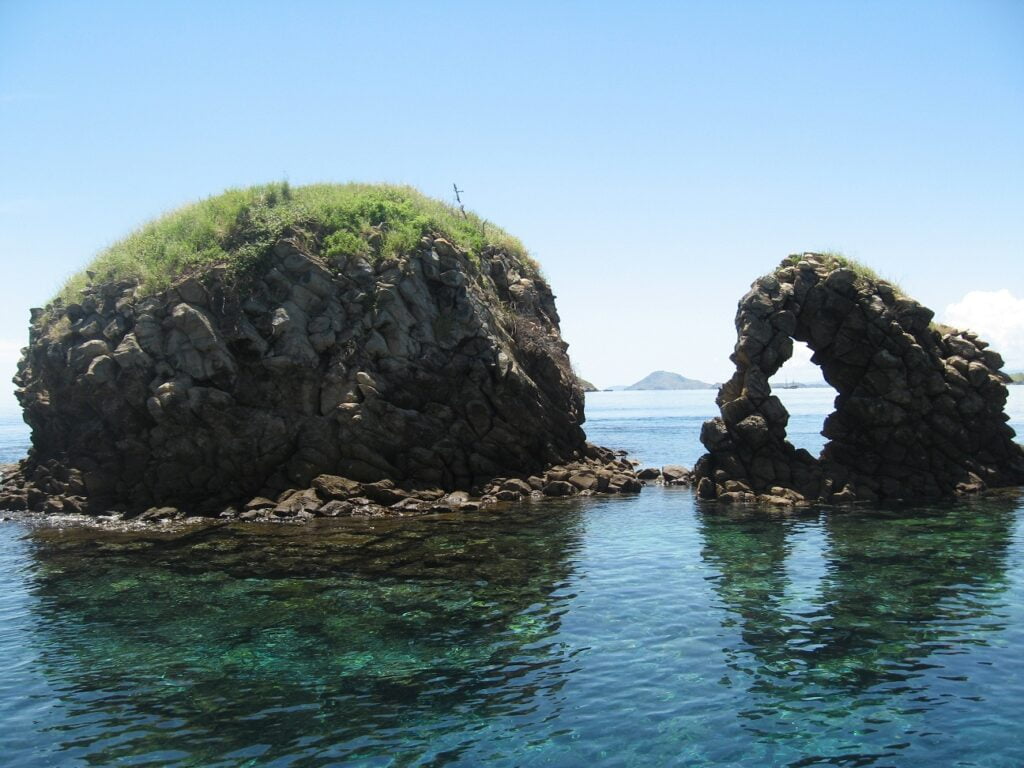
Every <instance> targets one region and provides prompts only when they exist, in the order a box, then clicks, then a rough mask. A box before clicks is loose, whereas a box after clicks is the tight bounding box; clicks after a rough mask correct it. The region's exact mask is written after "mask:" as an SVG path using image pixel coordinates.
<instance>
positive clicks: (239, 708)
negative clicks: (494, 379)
mask: <svg viewBox="0 0 1024 768" xmlns="http://www.w3.org/2000/svg"><path fill="white" fill-rule="evenodd" d="M1019 391H1020V390H1017V391H1015V393H1014V400H1013V404H1012V405H1013V409H1012V410H1011V412H1012V415H1013V420H1014V422H1015V424H1016V426H1017V428H1018V430H1019V429H1020V422H1021V420H1022V419H1021V417H1022V415H1024V414H1022V413H1021V410H1020V408H1019V406H1020V404H1021V403H1020V402H1019V401H1020V398H1019V397H1018V396H1017V395H1018V392H1019ZM712 394H713V393H703V399H701V395H700V394H698V393H597V394H595V395H591V396H589V399H588V405H587V409H588V414H589V416H590V419H591V421H590V423H589V424H588V433H589V434H590V435H591V437H592V438H593V439H595V440H597V441H598V442H602V443H604V444H608V445H612V446H614V447H622V448H629V449H631V450H633V451H635V452H636V454H637V455H638V458H640V459H641V460H643V461H644V462H645V463H648V464H656V463H661V462H663V461H668V460H676V461H678V460H681V461H684V462H686V463H689V462H691V461H692V460H693V458H695V457H696V455H697V454H698V453H699V448H698V447H697V446H696V445H695V440H696V435H695V431H694V430H695V429H697V428H699V422H700V421H702V420H703V418H705V417H706V416H707V415H709V414H710V412H711V411H710V409H711V408H712V407H713V406H711V395H712ZM785 396H786V397H787V399H791V398H795V399H796V401H795V402H791V410H794V411H799V410H806V411H807V414H806V415H805V416H794V426H799V425H800V424H805V423H806V425H807V428H808V429H810V430H811V431H810V432H809V433H808V435H807V436H806V437H807V439H808V440H812V439H814V438H815V434H814V431H815V429H816V427H815V425H820V422H821V419H822V418H823V416H824V411H822V410H821V407H822V406H821V403H825V406H824V407H825V409H826V410H827V407H828V404H829V403H830V397H829V396H828V393H827V391H822V392H815V391H804V390H793V391H790V392H787V393H785ZM634 417H635V418H634ZM801 431H802V428H798V429H797V430H796V432H798V433H800V432H801ZM15 433H17V430H15ZM15 433H11V434H15ZM0 434H3V435H5V436H7V435H8V433H7V432H5V431H3V427H2V426H0ZM17 434H20V435H21V436H20V437H17ZM17 434H15V439H17V440H21V441H24V430H23V429H22V430H21V432H20V433H17ZM645 435H648V436H649V437H648V438H645V437H644V436H645ZM22 445H23V443H22ZM16 449H17V448H16V446H14V444H13V443H12V442H11V441H8V443H7V448H4V449H0V450H7V451H9V452H14V451H16ZM2 455H3V454H2V453H0V456H2ZM0 460H2V459H0ZM1022 649H1024V496H1021V495H1020V494H1018V493H1016V492H1013V493H1008V494H1005V495H1001V496H995V497H990V498H985V499H977V500H974V501H971V502H966V503H959V504H948V505H943V506H939V507H930V508H903V509H886V510H861V511H855V512H854V511H849V510H847V511H829V510H824V509H822V510H812V511H811V512H809V513H808V514H806V515H801V516H798V517H789V518H786V517H776V518H771V519H763V518H750V517H744V516H742V515H736V514H723V513H721V512H720V511H717V510H715V509H714V508H711V507H705V506H702V505H701V504H699V503H697V502H696V501H695V500H694V497H693V495H692V494H691V493H690V491H689V490H687V489H660V488H648V489H646V490H645V491H644V492H643V493H642V494H640V495H639V496H637V497H632V498H622V499H581V500H575V501H566V502H547V503H540V504H522V505H517V506H506V507H503V508H500V509H497V510H493V511H486V512H481V513H474V514H467V515H448V516H442V517H433V518H420V519H409V520H400V521H379V520H374V521H342V522H338V521H319V524H318V525H317V526H315V527H312V526H310V527H305V528H297V527H286V526H269V527H259V526H248V527H239V528H228V529H224V528H206V529H202V528H195V529H191V530H189V531H188V532H186V533H184V534H177V535H167V534H164V535H160V534H156V533H149V534H138V533H134V534H129V533H124V532H116V531H101V530H96V529H82V528H58V527H30V526H28V525H26V524H25V523H21V522H7V523H5V524H2V525H0V658H2V659H3V664H2V665H0V755H2V764H3V765H5V766H53V765H60V766H64V765H68V766H94V765H103V766H105V765H131V766H165V765H174V766H204V767H206V766H265V765H267V766H329V765H336V766H341V765H344V766H448V765H451V766H595V765H601V766H605V765H607V766H660V765H681V766H702V765H722V766H772V765H779V766H783V765H785V766H817V765H836V766H931V765H936V766H947V765H960V766H993V767H995V766H1000V767H1001V766H1007V767H1009V766H1019V765H1022V764H1024V743H1022V741H1021V739H1020V733H1021V729H1020V726H1019V712H1020V708H1021V705H1022V703H1024V653H1022V652H1021V651H1022Z"/></svg>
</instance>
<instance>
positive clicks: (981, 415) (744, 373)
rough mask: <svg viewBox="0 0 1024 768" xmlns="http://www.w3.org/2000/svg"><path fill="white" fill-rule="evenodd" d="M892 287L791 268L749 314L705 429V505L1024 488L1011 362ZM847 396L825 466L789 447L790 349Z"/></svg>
mask: <svg viewBox="0 0 1024 768" xmlns="http://www.w3.org/2000/svg"><path fill="white" fill-rule="evenodd" d="M932 317H933V313H932V311H931V310H929V309H928V308H926V307H923V306H922V305H920V304H918V303H917V302H916V301H914V300H912V299H909V298H907V297H905V296H902V295H900V294H899V293H898V292H897V291H896V290H894V288H893V287H892V286H891V285H890V284H888V283H886V282H885V281H881V280H877V279H873V278H872V277H868V276H865V275H863V274H859V273H858V272H857V271H855V270H853V269H850V268H848V267H847V266H845V265H844V264H843V263H842V262H839V261H837V260H836V259H835V258H834V257H830V256H825V255H821V254H811V253H805V254H803V255H802V256H796V257H790V258H789V259H787V260H785V261H783V263H782V265H781V266H780V267H779V268H778V269H777V270H776V271H775V272H774V273H772V274H770V275H766V276H764V277H762V278H760V279H759V280H757V281H756V282H755V283H754V284H753V286H752V288H751V290H750V292H749V293H747V294H746V295H745V296H744V297H743V298H742V299H741V300H740V303H739V309H738V311H737V314H736V330H737V333H738V339H737V342H736V346H735V351H734V352H733V354H732V360H733V362H734V363H735V364H736V372H735V373H734V374H733V376H732V378H731V379H730V380H729V381H728V382H727V383H726V384H725V385H723V386H722V388H721V390H720V391H719V394H718V398H717V401H716V402H717V403H718V406H719V408H720V409H721V417H720V418H715V419H712V420H710V421H708V422H706V423H705V424H704V427H703V429H702V431H701V442H703V444H704V446H705V447H706V448H707V449H708V453H707V454H706V455H705V456H703V457H702V458H701V459H700V461H699V462H698V464H697V466H696V467H695V469H694V472H695V478H696V480H697V483H698V492H699V493H700V495H701V496H702V497H703V498H706V499H714V498H717V499H721V500H723V501H727V502H728V501H755V500H760V501H768V502H774V503H779V504H793V503H799V502H801V501H803V500H818V499H820V500H825V501H833V502H843V501H855V500H877V499H896V498H903V499H915V498H917V499H920V498H926V499H927V498H939V497H944V496H951V495H955V494H958V493H968V492H973V491H979V490H983V489H985V488H987V487H998V486H1009V485H1019V484H1022V483H1024V449H1022V448H1021V446H1020V445H1018V444H1017V443H1015V442H1014V441H1013V437H1014V432H1013V430H1012V429H1011V428H1010V427H1009V426H1007V424H1006V420H1007V417H1006V416H1005V414H1004V413H1003V407H1004V405H1005V404H1006V397H1007V391H1006V386H1005V385H1006V383H1007V381H1008V377H1007V376H1006V375H1005V374H1003V373H1002V372H1001V371H1000V369H1001V368H1002V366H1003V360H1002V358H1001V357H1000V356H999V354H997V353H996V352H994V351H992V350H990V349H988V348H987V347H988V345H987V344H986V343H985V342H983V341H981V340H980V339H978V337H977V336H975V335H974V334H971V333H968V332H961V331H956V330H954V329H950V328H941V327H936V326H934V325H933V324H932ZM794 339H795V340H797V341H802V342H805V343H806V344H807V345H808V346H809V347H810V348H811V350H812V351H813V352H814V356H813V357H812V360H813V361H814V362H815V363H817V364H818V365H819V366H821V369H822V372H823V374H824V377H825V380H826V381H827V382H828V383H829V384H831V385H832V386H833V387H834V388H835V389H836V391H837V392H838V396H837V397H836V400H835V412H834V413H832V414H831V415H830V416H829V417H828V418H827V419H826V420H825V424H824V428H823V430H822V434H823V435H824V436H825V437H827V438H828V439H829V442H828V444H827V445H826V446H825V449H824V450H823V452H822V454H821V457H820V458H815V457H813V456H811V455H810V454H809V453H808V452H807V451H805V450H797V449H796V448H794V447H793V446H792V445H791V444H790V443H789V442H788V441H787V440H786V424H787V421H788V419H789V414H788V413H787V411H786V409H785V408H784V407H783V405H782V402H781V401H780V400H779V399H778V397H776V396H775V395H773V394H772V391H771V387H770V385H769V379H770V377H771V376H772V375H773V374H774V373H775V372H776V371H778V370H779V368H780V367H781V366H782V364H783V363H784V362H785V361H786V360H788V359H789V357H790V355H791V354H792V351H793V340H794Z"/></svg>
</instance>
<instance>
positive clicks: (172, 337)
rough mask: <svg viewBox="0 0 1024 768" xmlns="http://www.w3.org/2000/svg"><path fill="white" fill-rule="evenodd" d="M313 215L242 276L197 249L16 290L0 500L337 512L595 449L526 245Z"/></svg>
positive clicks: (425, 496)
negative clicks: (26, 298) (25, 437)
mask: <svg viewBox="0 0 1024 768" xmlns="http://www.w3.org/2000/svg"><path fill="white" fill-rule="evenodd" d="M318 226H321V225H320V224H318V223H317V222H311V223H310V222H307V224H306V225H305V226H304V227H302V228H300V227H292V228H289V229H288V230H287V231H285V232H283V233H282V234H281V236H280V237H278V238H277V239H276V240H275V241H274V242H273V243H271V244H269V245H267V246H266V247H265V248H264V250H263V251H262V252H261V257H260V258H259V259H258V260H257V261H256V262H255V265H254V266H252V267H251V268H250V269H249V271H248V272H247V273H246V274H244V275H241V276H240V275H239V274H237V272H233V271H231V270H228V269H225V268H223V267H222V266H218V265H215V266H213V267H210V268H206V269H203V270H200V271H198V272H195V273H193V274H189V275H186V276H182V277H179V278H178V279H177V280H175V281H174V282H173V283H172V284H171V285H170V287H168V288H166V289H164V290H161V291H158V292H156V293H153V294H152V295H143V292H142V291H141V290H140V289H139V287H138V285H137V284H136V283H135V282H133V281H111V282H103V283H98V284H94V285H90V286H88V287H87V288H85V289H84V290H83V291H82V292H81V295H80V296H79V297H77V298H76V300H75V301H73V302H71V303H61V302H59V301H58V302H55V303H54V304H52V305H51V306H49V307H47V308H46V310H45V311H42V312H38V311H37V312H35V313H34V314H33V317H34V319H33V323H32V327H31V335H30V345H29V347H28V349H27V350H26V352H25V355H24V357H23V359H22V360H21V363H20V365H19V369H18V374H17V377H16V379H15V382H16V384H17V385H18V390H17V396H18V399H19V401H20V403H21V405H22V407H23V409H24V414H25V420H26V421H27V422H28V424H29V425H30V426H31V427H32V448H31V451H30V454H29V457H28V459H27V460H25V461H24V462H23V463H22V465H21V467H20V469H19V471H18V472H16V473H14V477H13V479H10V480H9V481H8V482H7V484H6V486H5V490H4V494H5V499H3V500H2V503H3V504H4V506H9V507H10V506H12V505H13V507H14V508H17V507H18V505H22V507H26V506H27V507H29V508H33V509H35V508H41V507H42V505H43V504H44V502H45V500H46V499H48V498H60V499H64V500H66V501H65V502H64V503H67V504H71V505H73V506H74V507H75V508H76V509H77V510H82V509H85V510H91V511H100V510H107V509H110V508H114V509H117V508H121V509H124V510H127V511H129V512H131V513H133V514H138V513H143V512H145V513H146V514H150V515H151V516H152V517H154V518H164V517H166V516H167V515H168V514H170V513H168V512H167V511H166V510H167V509H168V508H171V507H173V508H177V509H181V510H187V511H188V512H189V513H190V514H192V513H199V514H208V515H217V514H220V513H222V511H223V512H224V514H225V516H227V517H231V516H232V515H236V514H237V515H244V516H248V517H266V516H277V517H294V516H302V515H306V514H315V513H317V511H318V510H320V509H321V508H324V507H325V505H329V506H328V507H327V511H326V512H325V514H329V515H337V514H342V513H343V510H346V511H347V510H349V509H350V508H352V507H359V506H360V504H359V502H358V498H360V497H362V498H366V499H368V501H367V504H370V505H373V506H374V507H387V508H390V507H391V506H393V505H396V504H399V503H402V502H405V500H406V499H408V498H410V496H415V499H417V500H419V501H430V500H431V498H435V499H436V498H439V496H440V495H441V494H443V493H444V492H447V491H452V490H455V489H463V490H469V489H472V488H475V487H482V486H484V485H486V484H487V483H489V482H490V481H491V480H492V479H493V478H495V477H502V478H508V477H521V478H526V477H529V476H531V475H536V476H543V475H544V473H545V471H546V470H548V469H549V468H551V467H552V466H554V465H559V464H568V463H573V462H578V461H587V460H588V458H587V457H588V455H589V456H590V459H589V460H598V459H599V458H600V457H605V458H606V459H607V460H608V461H611V460H613V459H614V456H612V455H611V454H610V453H608V452H604V451H601V450H600V449H596V448H595V447H593V446H588V444H587V443H586V442H585V437H584V433H583V430H582V429H581V425H582V423H583V418H584V416H583V394H582V391H581V388H580V385H579V382H578V380H577V378H576V376H575V375H574V374H573V372H572V369H571V366H570V363H569V359H568V356H567V354H566V348H567V344H566V343H565V342H563V341H562V339H561V336H560V334H559V318H558V313H557V311H556V309H555V303H554V296H553V295H552V293H551V289H550V288H549V286H548V284H547V282H546V281H545V280H544V279H543V277H542V276H541V275H540V274H539V272H538V270H537V268H536V265H534V264H533V263H532V262H531V261H529V259H527V258H525V257H524V256H523V255H522V254H521V253H519V252H517V251H516V250H515V249H509V248H504V247H502V246H501V245H500V244H487V245H483V246H481V247H479V248H477V249H471V248H466V247H462V246H459V245H457V244H455V243H454V242H452V240H451V239H448V238H447V237H446V236H443V235H442V234H441V233H439V232H432V233H429V234H428V235H426V236H424V237H423V238H422V239H421V240H420V242H419V244H418V245H416V246H415V247H412V248H411V249H409V250H408V251H407V252H403V253H399V254H394V255H390V256H389V255H386V254H376V255H374V254H373V253H370V255H369V256H367V255H366V254H365V253H359V252H356V253H351V254H348V255H346V254H344V253H339V252H337V251H336V250H333V251H332V250H329V249H327V248H325V246H324V241H323V238H322V236H321V233H320V231H319V230H318ZM367 238H368V240H367V245H366V246H365V247H367V248H370V249H372V248H373V247H374V245H375V244H376V245H379V242H380V237H379V232H370V233H369V234H368V235H367ZM249 246H253V247H255V244H252V243H247V242H246V241H244V240H243V241H241V242H234V243H232V247H233V248H234V249H235V250H236V251H240V250H244V248H246V247H249ZM595 451H596V452H597V453H595ZM617 471H620V472H623V471H625V470H623V469H621V468H619V469H618V470H617ZM523 482H524V483H525V482H526V481H525V480H524V481H523ZM566 485H568V486H570V487H571V488H572V492H575V491H576V488H575V487H573V486H571V484H569V483H566ZM399 486H402V487H399ZM620 487H621V483H620ZM289 489H299V490H300V491H301V493H302V494H304V495H298V496H296V495H291V496H288V497H287V498H283V497H282V494H284V493H285V492H287V491H289ZM304 489H308V490H304ZM518 492H520V493H521V492H522V490H521V489H519V490H518ZM566 492H567V493H568V492H569V491H568V490H567V491H566ZM417 494H418V495H417ZM272 499H276V501H270V500H272ZM246 502H248V503H246ZM410 503H411V502H410ZM234 504H238V505H244V507H243V511H242V512H238V511H237V509H235V508H234V507H232V508H231V509H229V510H225V507H226V506H228V505H234ZM363 506H365V505H363ZM232 510H234V511H232Z"/></svg>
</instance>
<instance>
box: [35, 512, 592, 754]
mask: <svg viewBox="0 0 1024 768" xmlns="http://www.w3.org/2000/svg"><path fill="white" fill-rule="evenodd" d="M466 522H467V521H460V520H452V519H449V520H443V519H437V520H433V521H431V524H430V525H408V524H407V523H401V522H399V523H391V524H381V523H375V524H373V525H370V524H361V525H360V524H356V525H345V526H331V527H327V526H324V527H321V528H318V529H312V528H301V529H294V528H293V529H289V528H282V527H278V526H273V527H268V528H264V529H262V530H260V529H256V528H254V527H243V528H238V529H235V530H231V531H224V530H210V531H204V532H196V533H193V534H190V535H188V536H185V537H183V538H181V539H163V540H161V539H154V538H146V537H138V536H129V535H113V534H107V535H102V536H98V535H97V534H96V532H94V531H90V532H79V533H75V532H67V531H62V532H54V531H46V530H43V531H39V532H37V533H36V534H35V535H34V536H33V537H32V546H31V551H32V557H33V559H34V560H35V568H34V572H33V575H32V586H31V592H32V594H33V596H34V598H35V600H36V606H35V609H34V610H35V614H36V615H35V616H34V622H33V631H34V635H35V637H34V642H35V643H36V644H37V646H38V647H39V648H41V649H43V650H42V653H41V657H40V663H41V668H42V669H43V671H44V673H45V675H46V676H47V677H48V678H49V680H50V683H51V684H52V685H53V688H54V689H55V690H56V691H57V692H58V694H59V696H60V698H61V700H62V702H63V703H64V705H65V711H64V717H63V720H62V722H61V723H60V725H59V726H58V729H57V733H56V734H54V736H55V737H56V738H59V739H61V740H63V741H64V744H63V747H62V749H63V750H66V751H67V753H68V754H71V755H77V756H81V757H84V758H87V759H88V760H89V761H91V762H99V763H102V764H110V763H112V762H114V761H116V760H121V759H124V758H127V757H129V756H136V755H147V756H149V759H151V760H153V761H155V763H157V764H162V763H166V762H168V761H170V760H173V759H175V758H176V757H180V758H184V757H185V756H188V764H195V765H218V764H221V763H220V762H218V761H219V760H224V761H225V762H224V763H223V764H233V763H232V762H231V761H232V759H236V758H241V757H243V756H250V757H255V756H259V758H260V763H261V764H263V763H264V762H265V761H269V760H273V759H275V758H281V757H283V756H286V755H288V754H292V753H294V752H296V751H298V752H301V753H304V754H306V755H307V756H311V755H312V754H315V755H316V761H315V764H328V763H330V762H331V760H332V759H335V760H336V759H339V758H340V756H345V757H346V758H347V759H355V758H358V757H368V756H373V755H387V754H389V753H390V752H393V750H394V745H395V744H396V743H406V744H409V743H418V742H423V743H422V745H421V746H422V747H423V748H429V745H428V744H427V743H425V742H427V741H429V739H425V738H423V736H422V734H424V733H426V734H429V735H430V736H437V735H443V734H444V733H445V732H446V731H447V730H449V729H453V728H454V729H460V730H461V729H465V728H467V727H469V728H470V729H471V730H472V728H473V723H476V722H480V723H483V722H486V721H488V720H489V719H491V718H503V717H514V716H524V715H527V714H528V713H529V712H531V711H534V710H536V709H537V707H538V706H539V705H538V699H541V698H545V697H546V698H552V697H556V696H557V691H558V688H559V686H560V684H561V683H560V680H561V675H562V668H563V667H564V665H565V664H566V663H567V662H568V660H569V658H568V653H567V652H566V649H564V648H562V647H560V646H559V645H558V643H557V642H555V641H554V639H553V637H554V635H555V633H556V632H557V629H558V624H559V617H560V615H561V613H562V612H564V610H565V609H566V605H567V601H568V599H569V597H570V594H569V593H568V592H567V591H566V590H565V587H566V585H567V583H568V581H569V579H570V576H571V572H570V565H569V562H570V558H571V552H572V550H573V548H574V547H576V546H578V538H579V533H580V526H579V514H578V512H572V511H567V512H565V513H563V514H559V515H555V516H546V517H544V518H536V517H532V518H531V520H530V521H529V523H530V526H529V528H526V527H524V525H523V523H524V522H525V521H524V520H523V519H522V516H521V515H516V514H513V515H509V516H507V517H505V518H503V519H502V520H500V521H497V522H494V521H492V522H489V523H488V524H487V528H486V531H485V530H477V531H476V532H475V535H469V536H467V535H465V533H464V526H465V523H466ZM469 522H470V523H471V521H469ZM484 534H486V535H484ZM455 754H457V750H456V752H455V753H449V754H448V756H447V758H445V759H446V760H447V759H450V758H452V757H454V756H455Z"/></svg>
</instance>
